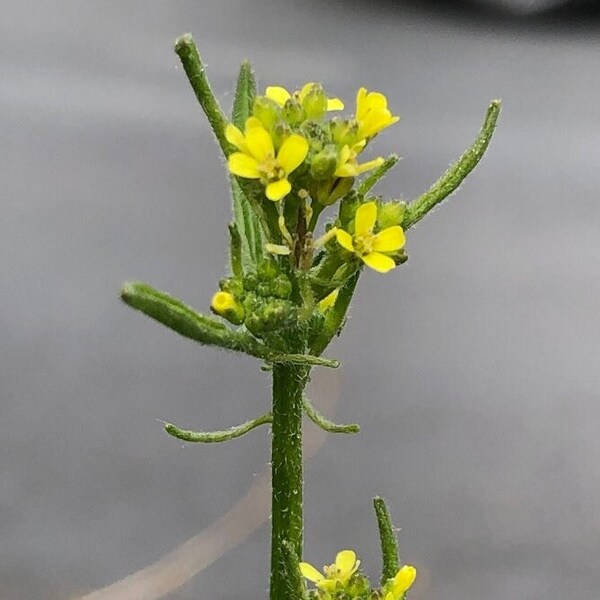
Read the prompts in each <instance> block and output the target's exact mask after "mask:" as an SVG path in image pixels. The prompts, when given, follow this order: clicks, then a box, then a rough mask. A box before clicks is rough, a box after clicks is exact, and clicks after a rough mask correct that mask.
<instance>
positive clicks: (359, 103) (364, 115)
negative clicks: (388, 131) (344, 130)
mask: <svg viewBox="0 0 600 600" xmlns="http://www.w3.org/2000/svg"><path fill="white" fill-rule="evenodd" d="M398 120H400V117H394V116H392V113H391V112H390V111H389V109H388V107H387V98H386V97H385V96H384V95H383V94H382V93H381V92H367V90H366V88H364V87H363V88H360V89H359V90H358V93H357V94H356V121H357V122H358V133H357V139H359V140H361V139H368V138H372V137H373V136H374V135H377V134H378V133H379V132H380V131H381V130H382V129H385V128H386V127H389V126H390V125H393V124H394V123H396V121H398Z"/></svg>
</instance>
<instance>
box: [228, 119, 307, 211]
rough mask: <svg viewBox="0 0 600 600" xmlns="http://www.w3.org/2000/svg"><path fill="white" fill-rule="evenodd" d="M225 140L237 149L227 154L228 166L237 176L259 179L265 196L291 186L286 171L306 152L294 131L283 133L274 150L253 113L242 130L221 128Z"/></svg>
mask: <svg viewBox="0 0 600 600" xmlns="http://www.w3.org/2000/svg"><path fill="white" fill-rule="evenodd" d="M225 137H226V138H227V141H228V142H229V143H230V144H232V145H234V146H235V147H236V148H237V149H238V150H239V152H234V153H233V154H231V155H230V156H229V159H228V161H227V164H228V166H229V170H230V171H231V172H232V173H233V174H234V175H238V176H239V177H244V178H246V179H260V181H261V183H262V184H263V185H264V186H265V194H266V196H267V198H268V199H269V200H273V201H275V202H276V201H278V200H281V199H282V198H284V197H285V196H287V195H288V194H289V193H290V191H291V190H292V185H291V184H290V182H289V181H288V175H289V174H290V173H291V172H292V171H294V170H295V169H297V168H298V167H299V166H300V165H301V164H302V162H303V161H304V159H305V158H306V155H307V154H308V142H307V141H306V139H304V138H303V137H302V136H301V135H298V134H297V133H293V134H291V135H290V136H289V137H287V138H286V139H285V140H284V142H283V144H281V147H280V148H279V150H278V152H277V154H275V146H274V144H273V139H272V138H271V135H270V134H269V132H268V131H267V130H266V129H265V128H264V127H263V125H262V123H261V122H260V121H259V120H258V119H257V118H256V117H250V118H249V119H248V120H247V121H246V125H245V128H244V133H242V132H241V131H240V130H239V129H238V128H237V127H236V126H235V125H233V124H231V123H230V124H229V125H227V128H226V129H225Z"/></svg>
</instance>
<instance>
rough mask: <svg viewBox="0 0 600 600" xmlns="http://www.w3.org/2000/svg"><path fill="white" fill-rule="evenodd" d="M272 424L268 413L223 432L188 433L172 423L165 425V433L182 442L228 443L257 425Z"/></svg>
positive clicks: (188, 431)
mask: <svg viewBox="0 0 600 600" xmlns="http://www.w3.org/2000/svg"><path fill="white" fill-rule="evenodd" d="M272 422H273V415H272V413H270V412H269V413H266V414H264V415H262V416H260V417H258V418H257V419H253V420H251V421H246V422H245V423H242V424H241V425H236V426H235V427H231V428H230V429H225V430H223V431H190V430H187V429H180V428H179V427H177V426H176V425H173V423H165V431H166V432H167V433H168V434H169V435H172V436H173V437H175V438H177V439H178V440H183V441H184V442H201V443H203V444H215V443H218V442H228V441H229V440H234V439H235V438H239V437H241V436H242V435H244V434H246V433H248V432H249V431H252V430H253V429H254V428H255V427H258V426H259V425H264V424H265V423H272Z"/></svg>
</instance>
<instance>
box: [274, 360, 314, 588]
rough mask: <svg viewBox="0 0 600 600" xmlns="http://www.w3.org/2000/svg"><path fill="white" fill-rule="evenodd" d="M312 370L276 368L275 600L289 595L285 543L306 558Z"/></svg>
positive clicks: (284, 366) (292, 366) (288, 365)
mask: <svg viewBox="0 0 600 600" xmlns="http://www.w3.org/2000/svg"><path fill="white" fill-rule="evenodd" d="M308 374H309V368H308V367H306V366H301V365H290V364H279V365H274V366H273V426H272V427H273V440H272V451H271V475H272V482H271V485H272V508H271V593H270V599H271V600H286V599H287V598H288V596H289V592H288V577H287V576H286V572H285V562H284V556H283V550H282V542H283V541H284V540H287V541H288V542H289V544H290V545H291V547H292V548H293V549H294V551H295V553H296V555H297V556H298V557H300V558H301V557H302V530H303V518H302V487H303V476H302V397H303V393H304V388H305V386H306V383H307V381H308Z"/></svg>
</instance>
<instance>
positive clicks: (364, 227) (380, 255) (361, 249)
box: [336, 202, 406, 273]
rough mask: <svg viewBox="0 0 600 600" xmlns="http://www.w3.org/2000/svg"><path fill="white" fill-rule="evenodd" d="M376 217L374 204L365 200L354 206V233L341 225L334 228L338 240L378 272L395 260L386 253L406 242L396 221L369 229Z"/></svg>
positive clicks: (389, 269) (397, 248) (394, 250)
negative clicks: (389, 225) (393, 223)
mask: <svg viewBox="0 0 600 600" xmlns="http://www.w3.org/2000/svg"><path fill="white" fill-rule="evenodd" d="M376 221H377V204H376V203H375V202H365V203H364V204H361V205H360V206H359V207H358V208H357V209H356V215H355V218H354V223H355V226H354V235H350V234H349V233H348V232H347V231H344V230H343V229H338V230H337V231H336V239H337V241H338V244H339V245H340V246H342V248H344V249H345V250H348V252H353V253H354V254H356V255H357V256H358V257H359V258H360V259H361V260H362V261H363V262H364V263H365V264H366V265H367V266H368V267H371V269H374V270H375V271H378V272H379V273H387V272H388V271H391V270H392V269H393V268H394V267H395V266H396V263H395V262H394V259H393V258H392V257H391V256H389V255H388V253H394V252H396V251H398V250H401V249H402V248H404V244H405V242H406V240H405V238H404V231H403V230H402V227H400V225H394V226H392V227H386V228H385V229H383V230H382V231H380V232H379V233H373V228H374V227H375V222H376Z"/></svg>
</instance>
